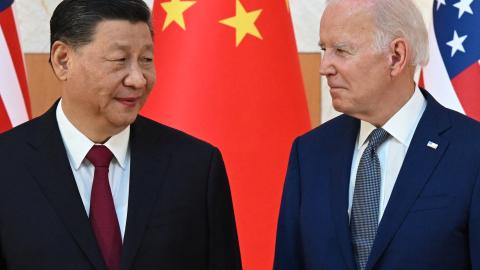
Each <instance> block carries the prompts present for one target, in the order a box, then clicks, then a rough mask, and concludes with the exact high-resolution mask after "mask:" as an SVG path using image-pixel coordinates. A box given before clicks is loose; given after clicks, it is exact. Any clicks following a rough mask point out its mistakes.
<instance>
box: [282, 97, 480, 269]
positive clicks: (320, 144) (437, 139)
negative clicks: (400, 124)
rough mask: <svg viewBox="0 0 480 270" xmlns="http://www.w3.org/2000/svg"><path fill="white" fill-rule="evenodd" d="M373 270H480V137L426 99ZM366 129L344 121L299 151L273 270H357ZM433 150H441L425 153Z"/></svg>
mask: <svg viewBox="0 0 480 270" xmlns="http://www.w3.org/2000/svg"><path fill="white" fill-rule="evenodd" d="M422 92H423V94H424V96H425V97H426V99H427V108H426V110H425V112H424V114H423V116H422V118H421V120H420V122H419V124H418V126H417V129H416V130H415V133H414V136H413V139H412V141H411V143H410V147H409V149H408V151H407V154H406V156H405V160H404V161H403V165H402V168H401V170H400V173H399V175H398V178H397V181H396V184H395V187H394V189H393V192H392V195H391V197H390V200H389V202H388V205H387V208H386V210H385V212H384V215H383V218H382V220H381V222H380V224H379V228H378V231H377V236H376V238H375V241H374V244H373V248H372V251H371V254H370V257H369V260H368V264H367V269H377V270H380V269H381V270H415V269H418V270H429V269H431V270H442V269H445V270H447V269H448V270H464V269H480V176H479V173H480V127H479V124H478V123H477V122H475V121H474V120H471V119H469V118H467V117H465V116H463V115H461V114H459V113H456V112H454V111H451V110H448V109H446V108H444V107H442V106H441V105H440V104H438V103H437V102H436V101H435V100H434V99H433V98H432V97H431V96H430V95H429V94H428V93H426V92H425V91H422ZM359 126H360V124H359V120H356V119H354V118H352V117H349V116H346V115H342V116H340V117H337V118H335V119H333V120H332V121H330V122H327V123H325V124H323V125H322V126H320V127H319V128H317V129H315V130H313V131H311V132H309V133H307V134H305V135H303V136H301V137H299V138H297V140H296V141H295V142H294V144H293V148H292V152H291V157H290V162H289V167H288V173H287V177H286V181H285V187H284V191H283V198H282V206H281V210H280V218H279V224H278V233H277V243H276V254H275V266H274V269H275V270H283V269H285V270H287V269H288V270H297V269H309V270H322V269H328V270H344V269H345V270H346V269H348V270H353V269H355V263H354V257H353V252H352V243H351V235H350V229H349V217H348V212H347V208H348V187H349V181H350V170H351V163H352V156H353V150H354V147H355V142H356V138H357V134H358V130H359ZM429 141H431V142H434V143H437V144H438V148H437V149H436V150H435V149H433V148H431V147H427V143H428V142H429Z"/></svg>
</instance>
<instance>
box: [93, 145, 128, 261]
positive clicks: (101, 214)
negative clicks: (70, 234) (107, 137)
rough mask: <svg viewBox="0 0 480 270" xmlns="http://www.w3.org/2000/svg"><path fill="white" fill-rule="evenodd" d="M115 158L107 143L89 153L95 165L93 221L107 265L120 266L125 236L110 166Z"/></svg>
mask: <svg viewBox="0 0 480 270" xmlns="http://www.w3.org/2000/svg"><path fill="white" fill-rule="evenodd" d="M112 158H113V154H112V152H110V150H108V148H107V147H105V146H103V145H94V146H93V147H92V149H90V151H89V152H88V154H87V159H88V160H89V161H90V162H91V163H92V164H93V166H95V173H94V176H93V186H92V194H91V198H90V224H91V225H92V228H93V232H94V233H95V237H96V238H97V243H98V246H99V247H100V251H101V252H102V255H103V260H104V261H105V264H106V266H107V269H108V270H119V269H120V256H121V252H122V236H121V234H120V227H119V225H118V219H117V214H116V212H115V205H114V203H113V197H112V191H111V190H110V184H109V182H108V167H109V165H110V161H111V160H112Z"/></svg>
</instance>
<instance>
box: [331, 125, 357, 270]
mask: <svg viewBox="0 0 480 270" xmlns="http://www.w3.org/2000/svg"><path fill="white" fill-rule="evenodd" d="M345 117H346V121H348V123H347V125H346V127H345V128H344V130H341V131H340V132H338V133H339V136H342V138H340V139H338V140H334V141H335V142H337V144H336V145H335V146H334V148H333V149H334V150H333V151H331V152H332V153H335V155H334V156H333V157H332V159H331V161H332V166H330V168H331V169H332V173H331V175H332V178H331V179H330V186H331V188H330V190H331V191H332V194H331V195H330V199H331V203H332V214H333V221H334V223H335V230H336V234H337V238H338V241H339V243H340V247H341V250H342V254H343V257H344V260H345V262H346V264H347V266H348V269H355V266H354V265H355V264H354V263H355V261H354V257H353V249H352V241H351V235H350V229H349V218H348V189H349V186H350V171H351V166H352V157H353V150H354V147H355V143H356V138H357V134H358V129H359V127H360V124H359V123H360V121H358V120H355V119H353V118H351V117H348V116H345Z"/></svg>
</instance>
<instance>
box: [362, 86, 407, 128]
mask: <svg viewBox="0 0 480 270" xmlns="http://www.w3.org/2000/svg"><path fill="white" fill-rule="evenodd" d="M414 92H415V82H414V81H413V79H410V80H405V81H399V82H398V83H396V84H394V85H391V86H389V89H388V90H386V92H385V96H384V97H383V98H381V99H379V101H378V102H377V104H373V106H372V108H371V110H370V112H369V114H366V115H365V116H362V117H359V118H360V119H361V120H364V121H367V122H369V123H371V124H372V125H374V126H375V127H382V126H383V125H385V123H387V121H388V120H389V119H390V118H392V116H394V115H395V114H396V113H397V112H398V111H399V110H400V109H401V108H402V107H403V106H404V105H405V104H406V103H407V102H408V101H409V100H410V98H411V97H412V96H413V93H414Z"/></svg>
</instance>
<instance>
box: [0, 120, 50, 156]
mask: <svg viewBox="0 0 480 270" xmlns="http://www.w3.org/2000/svg"><path fill="white" fill-rule="evenodd" d="M47 122H48V121H46V119H45V116H40V117H38V118H35V119H32V120H30V121H27V122H25V123H23V124H21V125H19V126H17V127H15V128H12V129H10V130H8V131H6V132H4V133H2V134H0V149H1V150H2V151H5V150H6V149H11V148H14V147H18V146H20V145H24V144H25V143H27V142H28V141H29V140H31V139H33V138H36V137H41V136H47V135H45V134H47V133H48V132H49V131H50V130H51V126H49V125H48V124H47Z"/></svg>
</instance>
